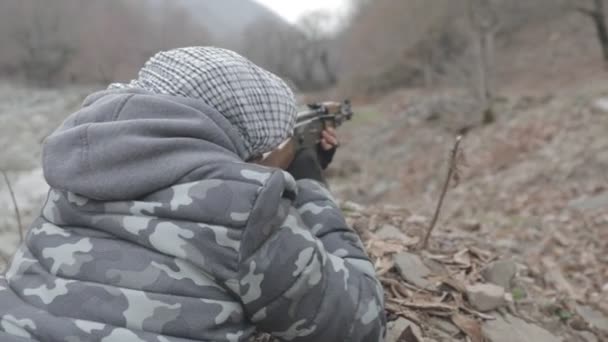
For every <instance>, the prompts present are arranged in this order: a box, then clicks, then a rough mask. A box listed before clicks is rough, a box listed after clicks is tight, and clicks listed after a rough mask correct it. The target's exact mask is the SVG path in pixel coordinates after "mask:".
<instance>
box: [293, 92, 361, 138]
mask: <svg viewBox="0 0 608 342" xmlns="http://www.w3.org/2000/svg"><path fill="white" fill-rule="evenodd" d="M353 115H354V113H353V111H352V108H351V104H350V101H349V100H346V101H344V102H321V103H313V104H309V105H308V110H306V111H303V112H300V113H298V117H297V119H296V126H295V128H294V134H293V141H294V143H295V146H296V148H299V147H314V146H315V145H316V144H317V143H318V142H319V140H320V139H321V132H323V130H324V129H326V128H329V127H333V128H338V127H339V126H341V125H342V124H343V123H344V122H345V121H347V120H351V119H352V118H353Z"/></svg>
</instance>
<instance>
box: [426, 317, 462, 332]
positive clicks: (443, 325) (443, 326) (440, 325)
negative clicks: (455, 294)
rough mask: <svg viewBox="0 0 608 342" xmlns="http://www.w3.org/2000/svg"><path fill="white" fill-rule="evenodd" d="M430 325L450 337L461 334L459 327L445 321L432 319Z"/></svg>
mask: <svg viewBox="0 0 608 342" xmlns="http://www.w3.org/2000/svg"><path fill="white" fill-rule="evenodd" d="M429 323H431V324H432V325H433V326H435V327H436V328H437V329H439V330H441V331H443V332H444V333H446V334H448V335H450V336H456V335H458V334H459V333H460V329H458V327H457V326H455V325H454V324H453V323H452V322H450V321H446V320H445V319H441V318H437V317H431V318H430V321H429Z"/></svg>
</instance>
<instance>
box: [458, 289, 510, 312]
mask: <svg viewBox="0 0 608 342" xmlns="http://www.w3.org/2000/svg"><path fill="white" fill-rule="evenodd" d="M467 298H468V299H469V303H470V304H471V305H472V306H473V307H474V308H475V309H477V310H479V311H482V312H485V311H492V310H495V309H498V308H500V307H502V306H504V305H505V304H506V303H507V301H506V299H505V289H504V288H502V287H500V286H497V285H494V284H475V285H469V286H467Z"/></svg>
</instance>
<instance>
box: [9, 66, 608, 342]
mask: <svg viewBox="0 0 608 342" xmlns="http://www.w3.org/2000/svg"><path fill="white" fill-rule="evenodd" d="M514 89H516V88H515V87H514ZM90 90H91V89H82V88H70V89H64V90H33V89H27V88H19V87H13V86H9V85H2V86H0V103H1V104H2V105H1V106H0V123H1V124H0V127H1V129H2V135H0V136H1V137H2V138H1V139H2V140H1V141H0V142H1V147H2V148H1V149H0V164H1V168H2V169H6V170H7V171H8V176H9V178H10V180H11V183H12V184H13V187H14V192H15V194H16V197H17V201H18V203H19V206H20V209H21V214H22V216H23V221H24V224H25V225H27V223H29V222H30V221H31V219H32V218H33V217H34V216H35V215H36V214H37V211H38V210H39V209H38V208H39V206H40V204H41V203H42V201H43V199H44V197H45V194H46V191H47V188H46V185H45V183H44V181H43V177H42V171H41V169H40V163H39V160H38V159H39V156H40V142H41V141H42V139H43V138H44V137H45V136H46V134H48V133H49V132H51V131H52V129H53V128H54V127H56V126H57V125H59V123H60V122H61V120H63V118H64V117H65V115H66V114H68V113H69V112H70V111H71V110H73V109H75V108H76V107H77V106H78V104H79V103H80V101H81V100H82V99H83V97H84V96H85V95H86V94H87V93H88V92H89V91H90ZM355 110H356V112H357V115H356V117H355V119H354V120H353V121H352V122H348V123H346V124H345V125H344V126H343V127H341V128H340V130H339V134H340V138H341V142H342V147H341V148H340V150H339V153H338V154H337V156H336V160H335V162H334V163H333V164H332V166H331V168H330V170H329V171H328V176H329V178H330V183H331V188H332V191H333V192H334V193H335V195H336V197H337V198H338V199H339V200H340V202H341V203H342V207H343V209H344V212H345V214H346V215H347V217H348V220H349V222H350V223H351V224H352V225H353V226H354V227H355V228H356V229H357V230H358V231H359V232H360V234H361V235H362V236H363V237H364V240H365V242H366V246H367V247H368V250H369V252H370V255H371V256H372V257H373V259H374V261H375V262H376V266H377V269H378V273H379V275H380V277H381V279H382V282H383V284H384V285H385V290H386V295H387V309H388V314H389V320H391V321H392V323H391V329H390V331H389V335H390V336H389V341H391V339H392V341H397V340H399V338H401V339H400V340H401V341H465V340H467V339H469V340H470V341H483V339H484V338H485V339H487V340H489V341H494V342H503V341H505V342H506V341H526V340H529V341H583V342H586V341H604V340H608V335H607V334H608V318H607V315H606V314H607V313H608V257H607V256H608V173H607V170H608V81H604V80H602V79H601V78H594V79H593V81H589V82H579V83H577V84H570V85H568V86H560V87H553V88H551V87H546V88H544V90H543V91H540V90H539V89H534V91H528V88H527V87H520V88H519V90H513V89H507V90H505V91H503V92H502V93H501V97H500V98H499V99H498V100H497V102H496V105H495V106H494V112H495V117H494V121H493V122H491V123H485V124H484V122H483V116H482V114H481V113H479V112H478V108H476V107H475V101H473V100H472V99H471V98H470V97H469V96H468V95H467V94H466V92H463V91H459V90H452V89H444V90H434V91H432V92H431V91H425V90H401V91H396V92H393V93H391V94H387V95H386V96H384V97H382V98H378V99H376V100H374V101H371V102H367V103H363V102H355ZM463 131H466V132H467V133H466V135H465V136H464V140H463V141H462V144H461V147H460V151H461V153H459V157H458V172H457V175H458V179H457V181H455V182H454V183H453V184H452V185H451V186H450V188H449V190H448V193H447V196H446V197H445V203H444V206H443V209H442V211H441V213H440V218H439V221H438V224H437V225H436V228H435V231H434V233H433V235H432V237H431V240H430V242H431V243H430V246H429V248H427V249H425V250H420V249H419V248H418V245H419V242H420V240H421V239H422V236H423V235H424V232H425V231H426V229H427V227H428V225H429V222H430V220H431V218H432V216H433V214H434V211H435V207H436V204H437V200H438V197H439V193H440V190H441V187H442V185H443V183H444V181H445V179H446V172H447V168H448V160H449V154H450V150H451V149H452V146H453V144H454V140H455V137H456V136H457V135H458V133H461V132H463ZM0 183H2V184H1V185H0V219H1V221H0V234H1V235H0V242H1V243H0V253H1V254H2V256H3V257H4V258H5V259H7V258H8V257H9V256H10V255H11V254H12V251H13V250H14V248H15V246H16V244H17V243H18V242H19V235H18V233H17V231H18V230H17V228H16V221H15V219H14V214H13V207H12V203H11V200H10V197H9V192H8V191H7V188H6V185H5V184H4V183H3V182H0ZM496 261H500V262H504V264H501V265H502V266H500V267H506V269H505V270H502V269H501V268H500V267H498V266H496ZM505 265H506V266H505ZM493 267H498V269H497V270H496V272H498V273H499V274H506V273H509V275H508V277H511V274H510V273H513V274H512V278H513V279H509V281H508V284H503V286H502V287H501V288H502V291H503V292H501V295H500V296H498V297H496V298H493V297H492V296H491V294H492V293H487V295H488V296H489V297H490V299H487V298H485V299H484V298H482V299H481V302H476V301H477V299H476V298H475V297H474V293H473V292H471V291H474V290H475V289H476V286H477V287H479V285H487V284H490V283H492V281H494V282H496V281H495V280H492V279H490V278H491V277H490V276H489V275H488V271H486V270H487V269H493ZM412 272H413V273H412ZM490 273H491V272H490ZM499 278H500V277H499ZM421 279H422V280H421ZM482 290H484V291H485V290H487V289H484V288H482ZM482 292H483V291H482ZM490 292H491V291H490ZM484 293H485V292H484ZM484 293H482V294H484ZM492 298H493V299H497V298H499V299H500V300H499V303H498V302H497V303H494V304H492V303H490V304H492V305H490V306H492V307H491V308H490V309H487V308H485V309H487V310H480V309H479V308H483V306H484V305H486V304H488V303H489V302H488V301H490V302H491V301H492ZM493 305H496V306H495V307H494V306H493ZM404 320H406V321H404ZM408 326H411V328H407V327H408ZM515 331H522V332H524V333H525V336H526V337H516V335H513V333H514V332H515ZM396 335H398V336H396ZM518 336H519V335H518Z"/></svg>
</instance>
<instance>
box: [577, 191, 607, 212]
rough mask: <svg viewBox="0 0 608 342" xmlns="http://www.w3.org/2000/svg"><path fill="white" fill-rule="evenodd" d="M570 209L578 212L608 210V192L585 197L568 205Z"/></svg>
mask: <svg viewBox="0 0 608 342" xmlns="http://www.w3.org/2000/svg"><path fill="white" fill-rule="evenodd" d="M568 207H570V208H572V209H576V210H582V211H591V210H596V209H601V208H608V192H606V193H603V194H599V195H597V196H591V197H588V196H584V197H581V198H578V199H575V200H573V201H570V203H568Z"/></svg>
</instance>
